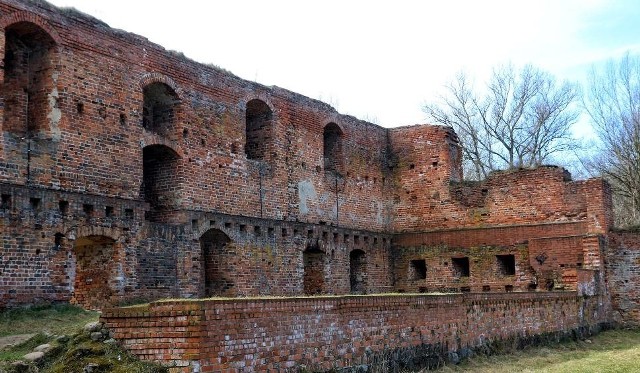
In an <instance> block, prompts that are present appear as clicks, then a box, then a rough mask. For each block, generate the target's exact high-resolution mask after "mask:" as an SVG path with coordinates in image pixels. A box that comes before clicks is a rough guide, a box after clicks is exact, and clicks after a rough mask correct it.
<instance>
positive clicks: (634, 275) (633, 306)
mask: <svg viewBox="0 0 640 373" xmlns="http://www.w3.org/2000/svg"><path fill="white" fill-rule="evenodd" d="M609 240H610V242H609V250H608V251H607V256H606V260H607V265H606V268H607V282H608V288H609V291H610V293H611V303H612V307H613V309H614V310H615V311H616V312H615V313H614V316H615V317H614V319H615V320H616V321H618V322H620V323H622V324H625V325H630V326H638V325H640V234H638V232H614V233H611V234H610V236H609Z"/></svg>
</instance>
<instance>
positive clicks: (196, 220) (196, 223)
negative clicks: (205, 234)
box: [191, 219, 198, 229]
mask: <svg viewBox="0 0 640 373" xmlns="http://www.w3.org/2000/svg"><path fill="white" fill-rule="evenodd" d="M197 228H198V219H193V220H191V229H197Z"/></svg>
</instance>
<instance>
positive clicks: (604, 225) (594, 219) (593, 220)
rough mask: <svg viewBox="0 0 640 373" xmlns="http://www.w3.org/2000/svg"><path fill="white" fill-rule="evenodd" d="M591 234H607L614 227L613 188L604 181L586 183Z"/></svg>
mask: <svg viewBox="0 0 640 373" xmlns="http://www.w3.org/2000/svg"><path fill="white" fill-rule="evenodd" d="M585 196H586V200H587V222H588V224H589V228H588V229H589V233H591V234H606V233H608V232H609V230H610V229H611V228H612V227H613V211H612V210H613V204H612V202H611V186H610V185H609V183H607V182H606V181H605V180H604V179H589V180H586V181H585Z"/></svg>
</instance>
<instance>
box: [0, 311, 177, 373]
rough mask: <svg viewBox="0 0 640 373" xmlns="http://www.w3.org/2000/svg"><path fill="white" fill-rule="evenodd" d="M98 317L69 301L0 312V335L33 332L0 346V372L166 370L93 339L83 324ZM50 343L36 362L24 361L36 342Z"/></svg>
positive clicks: (37, 344) (94, 313) (108, 343)
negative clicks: (23, 338)
mask: <svg viewBox="0 0 640 373" xmlns="http://www.w3.org/2000/svg"><path fill="white" fill-rule="evenodd" d="M97 320H98V313H97V312H94V311H85V310H83V309H81V308H79V307H76V306H72V305H69V304H58V305H52V306H42V307H29V308H19V309H13V310H8V311H5V312H2V313H0V338H2V337H5V338H6V337H7V336H13V335H18V334H33V336H32V337H31V338H29V339H28V340H26V341H24V342H22V343H19V344H17V345H14V346H7V347H5V348H1V346H0V372H1V373H5V372H8V373H14V372H16V373H17V372H52V373H58V372H60V373H63V372H64V373H72V372H85V371H87V370H86V368H87V367H89V368H90V370H91V371H93V372H122V373H125V372H126V373H129V372H139V373H147V372H148V373H156V372H166V371H167V369H166V368H163V367H161V366H159V365H157V364H152V363H148V362H142V361H140V360H138V359H137V358H135V357H134V356H132V355H131V354H129V353H127V352H126V351H124V350H123V349H122V348H121V347H120V346H118V344H117V343H115V341H113V340H111V341H110V342H111V343H110V342H107V341H105V340H104V339H103V340H94V339H93V338H91V333H89V332H87V331H86V330H83V326H84V325H86V324H87V323H90V322H95V321H97ZM43 344H49V346H50V347H49V349H48V350H47V352H46V353H45V355H44V357H43V358H41V359H39V360H38V361H37V362H32V363H27V362H24V363H21V364H15V362H18V361H23V360H24V359H23V357H24V355H25V354H27V353H29V352H31V351H33V350H34V349H35V348H36V347H37V346H40V345H43Z"/></svg>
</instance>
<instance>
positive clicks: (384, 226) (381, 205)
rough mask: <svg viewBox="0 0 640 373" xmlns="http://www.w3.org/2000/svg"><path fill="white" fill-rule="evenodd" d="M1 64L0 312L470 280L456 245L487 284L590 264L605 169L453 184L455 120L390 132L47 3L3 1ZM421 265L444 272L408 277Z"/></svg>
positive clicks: (600, 229)
mask: <svg viewBox="0 0 640 373" xmlns="http://www.w3.org/2000/svg"><path fill="white" fill-rule="evenodd" d="M0 55H2V57H3V59H2V61H3V63H4V69H3V70H2V74H0V75H1V76H0V100H1V102H0V111H1V112H0V118H2V124H1V126H2V130H1V131H0V190H1V191H2V194H3V197H2V198H3V201H4V200H5V199H6V200H7V201H8V206H5V207H3V208H2V209H0V210H2V211H0V234H1V235H2V237H3V243H4V245H3V247H2V257H1V258H0V270H1V271H2V276H0V290H2V291H1V292H0V307H4V306H6V305H16V304H25V303H26V304H30V303H38V302H46V301H67V300H71V301H74V302H77V303H80V304H83V305H85V306H87V307H94V308H95V307H99V306H100V301H99V299H101V298H106V299H107V302H108V303H112V304H117V303H120V302H122V301H127V300H133V299H139V298H148V299H155V298H160V297H176V296H183V297H195V296H204V295H225V296H250V295H251V296H255V295H266V294H269V295H300V294H305V293H306V294H312V293H320V294H347V293H352V292H353V293H367V294H370V293H376V292H386V291H390V290H393V289H396V290H406V291H422V290H425V291H431V289H452V288H456V289H458V290H460V289H461V288H464V290H465V291H466V290H471V291H477V290H478V286H476V284H475V282H474V283H473V284H471V283H470V281H469V280H468V279H467V280H464V281H462V280H460V279H456V278H454V277H455V276H454V270H455V271H458V272H459V271H460V268H461V266H462V268H464V267H465V264H464V259H462V258H455V259H456V260H455V262H452V261H451V260H449V259H451V258H453V257H454V256H461V257H465V256H466V257H468V258H469V259H470V260H471V261H470V263H469V265H468V267H469V271H470V276H469V277H470V278H474V279H476V278H479V277H478V276H482V277H483V281H485V282H486V284H485V285H486V286H489V287H490V288H491V291H494V289H495V288H499V289H504V290H508V291H510V290H513V289H515V290H523V289H529V287H530V285H531V284H536V283H539V282H540V280H539V279H536V277H540V273H541V272H544V271H546V272H545V273H548V275H546V276H547V277H545V278H549V277H552V278H554V279H556V280H554V281H555V282H554V284H558V283H560V282H562V283H563V284H569V288H571V289H577V288H580V287H579V286H578V285H579V280H578V279H579V278H580V276H579V270H583V269H584V270H594V271H595V270H599V268H600V266H601V265H602V261H601V255H600V251H601V247H602V245H601V244H600V243H599V241H598V239H597V238H596V239H594V238H593V237H596V236H598V235H601V234H605V233H606V232H607V231H608V229H609V227H610V222H611V213H610V211H611V208H610V191H609V189H608V186H607V185H606V183H604V182H603V181H602V180H599V179H595V180H588V181H582V182H573V181H570V180H569V177H568V174H567V173H566V171H564V170H563V169H560V168H556V167H541V168H538V169H536V170H513V171H508V172H500V173H494V174H492V175H491V176H490V177H489V178H488V179H487V180H486V181H483V182H477V183H468V182H462V181H461V178H462V175H461V171H460V170H461V167H460V162H461V152H460V148H459V144H458V140H457V136H456V134H455V133H454V132H453V130H452V129H451V128H448V127H442V126H429V125H416V126H409V127H401V128H394V129H385V128H382V127H380V126H377V125H374V124H371V123H367V122H365V121H361V120H358V119H357V118H354V117H351V116H348V115H342V114H339V113H338V112H336V110H335V109H333V108H332V107H331V106H329V105H327V104H325V103H322V102H320V101H317V100H314V99H311V98H308V97H304V96H302V95H299V94H296V93H294V92H290V91H288V90H285V89H282V88H278V87H275V86H273V87H267V86H263V85H260V84H257V83H255V82H250V81H246V80H243V79H241V78H239V77H237V76H234V75H233V74H231V73H229V72H227V71H225V70H223V69H220V68H216V67H213V66H208V65H203V64H199V63H197V62H195V61H192V60H189V59H188V58H186V57H185V56H183V55H181V54H180V53H176V52H172V51H167V50H165V49H163V48H162V47H161V46H158V45H155V44H153V43H151V42H149V41H148V40H146V39H144V38H143V37H140V36H137V35H133V34H129V33H127V32H124V31H120V30H113V29H111V28H109V27H108V26H107V25H105V24H104V23H102V22H101V21H99V20H97V19H94V18H92V17H90V16H88V15H84V14H81V13H79V12H77V11H75V10H72V9H66V10H60V9H57V8H55V7H53V6H50V5H48V4H47V3H45V2H25V1H18V0H0ZM105 72H108V73H105ZM3 203H4V202H3ZM563 237H577V238H575V239H572V238H563ZM586 237H590V239H587V238H586ZM555 238H558V239H557V240H556V239H555ZM535 239H544V241H535ZM536 242H538V244H537V245H538V246H536ZM563 242H565V243H567V242H568V243H569V245H568V246H566V245H564V246H563V244H562V243H563ZM392 244H393V250H391V247H392ZM523 245H524V246H523ZM483 247H487V248H488V249H487V250H484V249H482V248H483ZM531 250H533V251H535V253H536V256H537V255H540V254H541V253H543V252H545V253H546V252H547V251H548V252H549V255H552V254H553V255H556V256H558V257H562V259H561V260H560V259H558V260H551V261H550V262H549V263H553V266H554V267H553V268H546V269H545V268H539V269H536V267H535V263H534V262H532V258H531ZM552 251H557V253H555V254H554V253H553V252H552ZM527 253H529V254H527ZM498 255H503V256H504V255H506V257H503V258H502V259H501V260H502V261H500V262H496V260H498V259H496V258H497V256H498ZM510 255H511V256H513V257H510ZM417 256H422V257H417ZM569 257H571V259H572V260H568V259H567V258H569ZM427 259H428V263H426V262H425V264H424V267H425V269H424V271H426V273H427V276H431V274H432V273H433V271H434V270H435V271H436V272H435V273H439V272H442V273H443V274H444V275H443V276H442V277H441V278H440V279H439V280H437V281H432V282H429V281H431V280H429V278H424V279H422V278H420V280H425V281H422V282H423V283H419V282H415V281H414V280H408V279H407V278H408V277H407V276H409V273H410V272H411V271H413V272H411V274H410V277H411V278H415V277H416V276H417V275H416V274H415V273H414V272H415V271H418V272H423V268H422V265H421V264H419V263H417V262H414V264H415V266H414V267H411V263H412V262H411V261H415V260H427ZM445 262H446V263H447V264H445ZM476 262H477V263H476ZM512 262H513V264H511V263H512ZM98 263H100V264H101V265H102V267H101V268H94V267H96V265H97V264H98ZM452 263H454V264H455V266H453V264H452ZM461 263H462V264H461ZM481 263H484V264H482V265H480V264H481ZM526 263H529V264H531V265H533V266H534V267H533V269H530V268H528V267H527V265H526ZM578 263H582V264H581V265H580V266H581V267H580V266H579V264H578ZM479 265H480V266H479ZM505 266H506V267H508V268H511V267H515V268H516V269H517V273H516V274H514V275H511V274H508V275H504V276H507V277H509V276H515V277H513V278H507V279H505V278H502V277H500V276H494V277H490V278H488V277H487V278H485V277H486V276H489V275H490V274H491V273H494V272H495V273H498V272H496V271H499V270H500V271H502V272H504V271H503V270H501V268H503V267H505ZM561 266H564V267H561ZM480 267H483V268H484V269H483V270H478V268H480ZM556 267H558V268H560V267H561V268H562V269H558V268H556ZM394 271H398V273H394ZM507 272H509V273H510V272H511V269H509V271H507ZM421 276H422V275H421V274H420V277H421ZM557 278H561V281H560V280H557ZM585 278H589V276H586V275H585ZM394 281H395V282H394ZM407 281H414V282H412V283H411V284H409V283H407ZM465 281H466V282H467V283H468V284H466V283H464V282H465ZM545 281H546V280H545ZM485 285H483V286H485ZM423 288H424V289H423Z"/></svg>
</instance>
